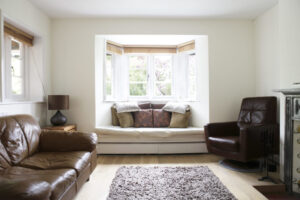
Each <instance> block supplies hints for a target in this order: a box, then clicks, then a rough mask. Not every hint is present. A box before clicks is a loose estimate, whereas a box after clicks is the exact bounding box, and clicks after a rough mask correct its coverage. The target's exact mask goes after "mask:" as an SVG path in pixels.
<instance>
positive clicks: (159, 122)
mask: <svg viewBox="0 0 300 200" xmlns="http://www.w3.org/2000/svg"><path fill="white" fill-rule="evenodd" d="M170 120H171V113H170V112H167V111H164V110H162V109H153V127H168V126H169V125H170Z"/></svg>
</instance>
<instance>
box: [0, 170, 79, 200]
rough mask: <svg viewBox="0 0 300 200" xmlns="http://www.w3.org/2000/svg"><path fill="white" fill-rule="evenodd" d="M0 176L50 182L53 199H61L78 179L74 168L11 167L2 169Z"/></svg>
mask: <svg viewBox="0 0 300 200" xmlns="http://www.w3.org/2000/svg"><path fill="white" fill-rule="evenodd" d="M0 176H2V177H4V178H8V179H14V180H18V179H22V178H30V179H31V180H32V179H35V180H37V181H38V180H40V181H46V182H48V183H49V184H50V186H51V189H52V193H51V197H50V199H51V200H54V199H60V198H61V195H63V194H64V192H65V191H66V189H67V188H69V187H70V186H71V185H72V184H73V183H74V182H75V181H76V172H75V170H74V169H52V170H37V169H29V168H23V167H10V168H7V169H6V170H1V171H0Z"/></svg>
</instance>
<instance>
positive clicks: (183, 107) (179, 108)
mask: <svg viewBox="0 0 300 200" xmlns="http://www.w3.org/2000/svg"><path fill="white" fill-rule="evenodd" d="M162 109H163V110H165V111H169V112H177V113H181V114H185V112H186V111H188V110H190V106H189V105H187V104H183V103H174V102H168V103H167V104H166V105H165V106H164V107H163V108H162Z"/></svg>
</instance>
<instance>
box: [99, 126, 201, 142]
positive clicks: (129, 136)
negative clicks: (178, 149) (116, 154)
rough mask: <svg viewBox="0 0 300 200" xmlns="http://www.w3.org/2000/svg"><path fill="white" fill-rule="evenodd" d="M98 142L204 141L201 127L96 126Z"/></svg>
mask: <svg viewBox="0 0 300 200" xmlns="http://www.w3.org/2000/svg"><path fill="white" fill-rule="evenodd" d="M96 133H97V134H98V143H106V142H107V143H116V142H118V143H140V142H143V143H144V142H145V143H153V142H155V143H157V142H205V135H204V130H203V128H199V127H188V128H132V127H131V128H121V127H119V126H102V127H97V129H96Z"/></svg>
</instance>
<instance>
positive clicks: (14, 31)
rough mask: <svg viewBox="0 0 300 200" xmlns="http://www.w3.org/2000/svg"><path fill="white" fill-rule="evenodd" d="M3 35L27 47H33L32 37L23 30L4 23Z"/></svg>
mask: <svg viewBox="0 0 300 200" xmlns="http://www.w3.org/2000/svg"><path fill="white" fill-rule="evenodd" d="M4 33H6V34H8V35H10V36H12V37H14V38H15V39H17V40H19V41H20V42H23V43H25V44H27V45H29V46H33V39H34V37H33V36H32V35H30V34H28V33H26V32H24V31H23V30H21V29H19V28H17V27H15V26H13V25H11V24H9V23H7V22H4Z"/></svg>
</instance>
